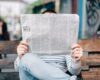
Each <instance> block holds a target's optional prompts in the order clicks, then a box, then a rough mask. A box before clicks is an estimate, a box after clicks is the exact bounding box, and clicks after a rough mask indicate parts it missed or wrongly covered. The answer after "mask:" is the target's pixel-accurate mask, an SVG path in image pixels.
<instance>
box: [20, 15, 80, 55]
mask: <svg viewBox="0 0 100 80" xmlns="http://www.w3.org/2000/svg"><path fill="white" fill-rule="evenodd" d="M21 27H22V38H23V40H28V44H29V48H30V51H31V52H32V53H35V54H66V53H68V52H69V51H70V50H71V46H72V45H73V44H74V43H77V38H78V27H79V17H78V15H76V14H24V15H21Z"/></svg>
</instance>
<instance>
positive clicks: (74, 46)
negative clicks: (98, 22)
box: [72, 44, 81, 50]
mask: <svg viewBox="0 0 100 80" xmlns="http://www.w3.org/2000/svg"><path fill="white" fill-rule="evenodd" d="M75 48H81V46H80V45H79V44H74V45H73V46H72V50H73V49H75Z"/></svg>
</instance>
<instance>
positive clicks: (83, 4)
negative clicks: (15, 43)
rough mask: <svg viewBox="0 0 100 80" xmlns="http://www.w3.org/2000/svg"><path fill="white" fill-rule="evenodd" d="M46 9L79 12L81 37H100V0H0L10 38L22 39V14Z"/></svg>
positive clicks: (36, 12) (65, 12)
mask: <svg viewBox="0 0 100 80" xmlns="http://www.w3.org/2000/svg"><path fill="white" fill-rule="evenodd" d="M45 9H53V10H55V11H56V12H57V13H61V14H63V13H64V14H70V13H72V14H75V13H76V14H78V15H79V16H80V27H79V39H87V38H99V36H100V0H0V16H1V18H2V19H3V20H4V21H5V22H6V23H7V27H8V33H9V35H10V40H20V39H21V27H20V26H21V25H20V15H21V14H39V13H41V11H43V10H45Z"/></svg>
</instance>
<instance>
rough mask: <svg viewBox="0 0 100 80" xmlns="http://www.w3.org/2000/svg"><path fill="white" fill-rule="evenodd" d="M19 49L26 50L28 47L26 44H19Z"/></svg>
mask: <svg viewBox="0 0 100 80" xmlns="http://www.w3.org/2000/svg"><path fill="white" fill-rule="evenodd" d="M18 49H25V50H28V47H27V46H25V45H20V46H18Z"/></svg>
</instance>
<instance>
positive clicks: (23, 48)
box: [14, 41, 28, 70]
mask: <svg viewBox="0 0 100 80" xmlns="http://www.w3.org/2000/svg"><path fill="white" fill-rule="evenodd" d="M27 52H28V43H27V42H26V41H21V42H20V44H19V45H18V46H17V55H18V57H17V58H16V60H15V62H14V67H15V70H18V69H19V63H20V59H21V58H22V56H23V55H25V54H26V53H27Z"/></svg>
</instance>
